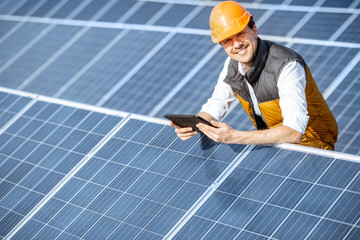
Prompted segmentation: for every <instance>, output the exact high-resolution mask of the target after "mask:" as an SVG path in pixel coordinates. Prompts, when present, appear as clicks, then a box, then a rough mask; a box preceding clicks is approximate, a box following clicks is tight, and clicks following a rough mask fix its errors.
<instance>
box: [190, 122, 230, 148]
mask: <svg viewBox="0 0 360 240" xmlns="http://www.w3.org/2000/svg"><path fill="white" fill-rule="evenodd" d="M211 124H212V125H213V126H215V127H216V128H215V127H211V126H209V125H206V124H204V123H198V124H197V125H196V127H198V128H199V130H200V131H201V132H203V133H204V134H205V135H206V136H208V137H209V138H210V139H212V140H213V141H215V142H221V143H233V141H234V139H235V135H236V131H235V130H234V129H233V128H231V127H230V126H229V125H227V124H226V123H222V122H217V121H214V120H213V121H211Z"/></svg>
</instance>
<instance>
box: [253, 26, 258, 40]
mask: <svg viewBox="0 0 360 240" xmlns="http://www.w3.org/2000/svg"><path fill="white" fill-rule="evenodd" d="M251 30H252V31H253V32H254V34H255V38H256V39H257V38H258V35H259V33H258V29H257V27H256V25H255V24H254V26H253V28H252V29H251Z"/></svg>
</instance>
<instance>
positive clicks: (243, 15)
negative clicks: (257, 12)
mask: <svg viewBox="0 0 360 240" xmlns="http://www.w3.org/2000/svg"><path fill="white" fill-rule="evenodd" d="M251 16H252V15H251V14H250V13H249V12H248V11H246V10H245V8H244V7H243V6H241V5H240V4H239V3H237V2H233V1H225V2H221V3H219V4H218V5H216V6H215V7H214V8H213V10H212V11H211V14H210V19H209V24H210V29H211V39H212V41H213V42H214V43H218V42H221V41H222V40H224V39H226V38H228V37H231V36H232V35H234V34H236V33H238V32H241V31H242V30H244V29H245V27H246V26H247V24H248V23H249V21H250V18H251Z"/></svg>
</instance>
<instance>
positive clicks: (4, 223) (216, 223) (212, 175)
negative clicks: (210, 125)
mask: <svg viewBox="0 0 360 240" xmlns="http://www.w3.org/2000/svg"><path fill="white" fill-rule="evenodd" d="M2 90H3V92H1V95H0V96H1V101H0V107H1V113H2V114H3V115H4V114H5V115H6V114H9V116H10V117H8V121H7V122H6V123H4V124H3V128H2V132H3V133H2V134H1V136H0V143H1V144H0V145H1V146H2V147H1V148H0V157H1V163H0V164H1V165H0V169H1V170H0V177H1V182H0V185H1V187H0V189H1V190H0V193H1V195H0V196H1V197H0V209H1V211H0V212H1V220H0V236H1V237H2V238H5V239H7V238H13V239H33V238H34V239H44V238H46V239H55V238H59V239H67V238H71V239H105V238H108V239H135V238H137V239H162V238H169V239H170V238H174V239H200V238H202V237H204V238H206V239H230V238H237V239H247V238H249V239H262V238H276V239H278V238H280V239H291V238H296V239H303V238H305V237H309V238H310V239H340V238H343V237H345V236H346V237H347V238H348V239H356V236H358V234H359V230H360V224H359V219H360V214H359V213H360V191H359V190H360V189H359V181H360V158H359V157H358V156H355V155H346V154H339V153H333V152H330V151H325V150H313V151H314V152H313V153H307V152H298V151H293V150H288V149H281V148H276V147H260V146H244V145H224V144H217V143H214V142H212V141H210V140H208V139H207V138H206V137H203V136H200V135H197V136H196V137H194V138H193V139H191V140H190V141H188V142H182V141H181V140H179V139H178V138H176V135H175V134H174V133H173V130H172V128H171V127H170V126H167V125H164V123H163V122H161V121H159V120H158V119H153V118H148V117H144V116H139V115H129V114H126V113H121V112H115V111H111V110H108V109H107V110H106V109H101V108H94V107H91V106H84V105H80V104H76V103H71V102H65V101H59V100H55V99H51V98H47V97H42V96H38V95H31V94H22V93H19V92H14V91H10V90H6V89H2ZM18 94H21V95H18ZM285 147H286V145H285ZM287 148H295V147H291V146H290V147H289V146H287ZM299 149H301V148H299ZM304 149H305V150H306V151H311V150H309V148H303V149H302V150H304ZM319 154H320V155H319ZM339 169H341V171H339ZM269 223H271V224H269Z"/></svg>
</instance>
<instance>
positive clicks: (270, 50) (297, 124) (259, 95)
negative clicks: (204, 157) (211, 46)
mask: <svg viewBox="0 0 360 240" xmlns="http://www.w3.org/2000/svg"><path fill="white" fill-rule="evenodd" d="M210 28H211V38H212V40H213V42H214V43H220V44H221V46H222V47H223V48H224V50H225V52H226V53H227V54H228V56H229V57H228V58H227V60H226V61H225V64H224V68H223V70H222V72H221V73H220V76H219V79H218V83H217V85H216V87H215V89H214V92H213V94H212V96H211V98H210V99H209V100H208V101H207V103H206V104H204V105H203V107H202V109H201V111H200V113H199V114H198V115H200V116H201V117H203V118H205V119H207V120H209V121H210V122H211V123H212V124H213V125H214V126H215V127H211V126H208V125H205V124H202V123H199V124H198V125H197V127H198V128H199V130H200V131H201V132H203V133H204V134H205V135H206V136H208V137H209V138H210V139H212V140H214V141H216V142H222V143H233V144H265V145H271V144H279V143H296V144H301V145H305V146H311V147H317V148H322V149H329V150H334V144H335V142H336V140H337V131H338V128H337V123H336V120H335V118H334V116H333V114H332V113H331V111H330V109H329V107H328V105H327V104H326V102H325V100H324V98H323V96H322V94H321V93H320V91H319V90H318V87H317V85H316V83H315V81H314V79H313V78H312V75H311V72H310V70H309V68H308V66H307V65H306V63H305V61H304V60H303V58H302V57H301V56H300V55H299V54H297V53H296V52H294V51H292V50H291V49H289V48H286V47H284V46H280V45H277V44H275V43H273V42H270V41H264V40H262V39H260V38H259V37H258V29H257V27H256V26H255V23H254V20H253V17H252V15H250V13H249V12H248V11H246V10H245V9H244V8H243V7H242V6H241V5H240V4H239V3H236V2H232V1H225V2H222V3H219V4H218V5H217V6H215V7H214V9H213V10H212V12H211V15H210ZM236 97H237V98H238V99H239V101H240V103H241V104H242V106H243V107H244V109H245V111H246V112H247V113H248V115H249V116H250V118H251V120H252V122H253V124H254V126H255V127H256V129H257V130H255V131H247V132H244V131H237V130H234V129H233V128H231V127H230V126H229V125H227V124H226V123H222V122H219V121H221V119H222V117H223V116H224V115H225V113H226V111H227V110H228V109H229V107H230V103H231V102H232V101H233V100H234V99H235V98H236ZM171 125H172V126H173V127H175V132H176V133H177V135H178V137H179V138H180V139H182V140H184V141H185V140H188V139H190V138H191V137H192V136H194V135H195V134H196V133H197V132H196V131H193V130H192V129H191V128H180V127H179V126H177V125H176V124H174V123H173V122H172V123H171Z"/></svg>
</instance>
